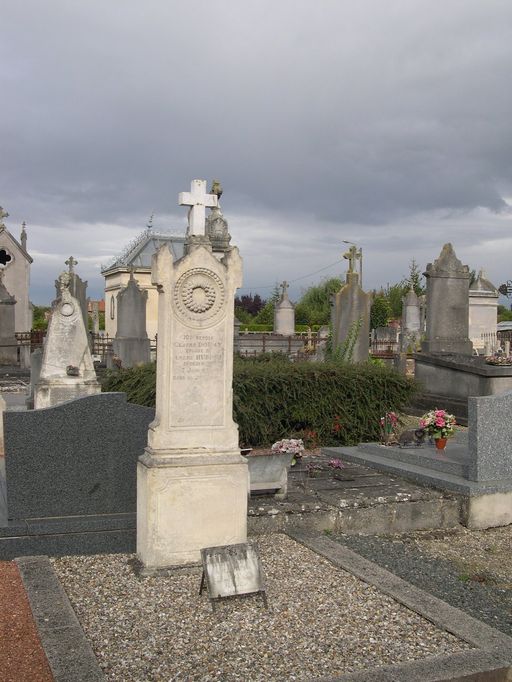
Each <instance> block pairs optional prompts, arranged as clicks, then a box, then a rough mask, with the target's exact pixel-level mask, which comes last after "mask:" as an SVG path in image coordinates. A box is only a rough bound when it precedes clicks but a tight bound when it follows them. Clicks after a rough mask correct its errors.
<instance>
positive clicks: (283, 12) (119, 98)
mask: <svg viewBox="0 0 512 682" xmlns="http://www.w3.org/2000/svg"><path fill="white" fill-rule="evenodd" d="M1 14H2V17H1V19H2V40H1V41H0V87H1V91H2V114H1V119H0V156H1V159H0V203H1V204H2V205H5V206H6V207H7V208H8V209H9V211H10V212H11V215H12V216H13V219H14V220H16V221H18V222H19V221H21V220H22V219H26V220H27V221H28V222H29V223H34V224H38V225H44V226H47V227H60V228H63V227H66V228H67V229H68V230H75V231H77V232H79V231H80V229H81V228H80V224H82V223H87V224H89V225H91V224H92V225H93V224H94V223H101V224H108V223H111V224H112V223H113V224H118V225H123V224H124V225H127V226H128V227H131V228H133V229H135V227H136V226H137V225H138V226H140V227H143V225H144V222H145V220H146V219H147V217H148V215H149V214H150V213H151V212H152V211H153V210H154V211H156V213H157V214H160V215H162V214H174V215H176V216H178V215H181V214H180V210H181V209H178V208H177V206H176V202H177V192H178V191H181V190H186V189H187V188H188V184H189V182H190V180H191V179H192V178H194V177H204V178H209V179H211V178H213V177H219V178H220V179H221V180H222V182H223V185H224V187H225V197H224V200H225V202H226V205H229V207H230V210H231V211H232V212H233V214H235V213H236V214H237V215H240V216H242V215H245V216H248V217H249V218H251V217H252V218H253V219H254V220H256V218H259V217H262V216H263V217H264V216H267V217H268V219H269V220H270V219H272V220H274V221H275V224H276V227H277V226H278V223H279V224H281V225H282V229H283V231H284V232H283V233H284V234H285V235H286V234H291V235H293V236H294V238H295V237H296V236H297V234H299V233H302V234H303V235H305V236H306V237H307V235H308V234H310V233H311V232H314V234H315V236H316V237H317V238H323V237H325V236H329V234H330V233H331V232H332V230H333V229H334V228H333V225H336V224H337V225H338V226H339V225H345V227H342V231H343V233H345V230H346V229H348V228H350V229H353V228H352V226H354V225H357V226H359V227H358V228H357V235H356V238H357V239H359V238H360V237H361V235H363V236H364V235H365V234H366V235H371V234H372V229H371V226H372V225H373V226H379V225H384V224H392V225H393V227H392V228H391V231H392V233H393V230H394V231H395V232H396V234H397V236H398V238H400V236H402V237H404V238H405V237H406V234H407V224H409V225H411V226H414V224H415V221H416V218H415V216H417V215H419V214H425V213H428V212H432V211H433V212H436V211H437V212H439V211H444V212H445V213H444V214H443V215H444V216H446V215H447V213H446V212H449V211H455V212H456V213H457V212H471V211H473V210H474V209H476V208H477V207H484V208H486V209H487V210H489V211H490V212H496V213H502V212H506V211H507V210H508V205H507V203H506V200H507V197H510V196H512V187H511V186H512V135H511V127H512V126H511V120H512V119H511V110H512V89H511V88H510V75H509V72H510V64H511V63H512V6H511V5H510V2H509V1H508V0H486V1H485V2H482V1H481V0H446V1H445V2H443V3H437V2H432V1H431V0H428V1H427V0H390V1H389V2H386V3H383V2H381V1H380V0H363V1H361V0H359V1H358V2H357V3H356V2H347V1H343V0H318V2H315V3H311V2H305V1H302V0H293V1H292V0H272V1H270V0H242V1H241V2H233V0H217V1H216V2H215V3H211V2H206V0H205V1H203V2H194V3H190V2H184V1H183V2H181V1H174V2H167V1H164V0H160V1H157V0H149V1H146V2H144V3H141V2H135V0H109V1H108V2H104V1H102V2H99V0H89V1H88V2H87V3H85V2H80V1H79V0H60V1H56V0H45V1H44V2H41V1H40V0H24V1H23V2H21V3H11V2H3V3H2V12H1ZM271 217H272V218H271ZM280 217H281V218H280ZM408 219H410V221H409V223H407V221H408ZM182 223H183V220H179V221H178V223H177V224H178V225H180V226H181V225H182ZM286 225H289V226H290V227H289V230H290V232H287V231H286V230H287V229H288V228H286ZM292 225H293V226H292ZM365 231H366V232H365ZM439 232H441V233H442V232H443V230H439ZM458 234H460V238H461V239H462V240H466V242H467V243H469V239H470V236H469V235H468V236H465V233H464V230H463V229H462V227H461V228H460V229H459V232H458ZM408 238H409V239H410V236H409V237H408ZM421 239H422V236H421V235H417V236H416V238H415V239H414V240H413V241H414V242H415V246H416V247H418V245H419V244H421ZM98 241H101V240H98ZM292 243H293V242H292ZM38 246H39V247H41V245H38ZM120 246H122V245H120ZM40 250H41V248H40ZM89 253H90V255H91V256H92V251H90V252H89Z"/></svg>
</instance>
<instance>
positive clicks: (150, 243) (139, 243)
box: [101, 227, 185, 274]
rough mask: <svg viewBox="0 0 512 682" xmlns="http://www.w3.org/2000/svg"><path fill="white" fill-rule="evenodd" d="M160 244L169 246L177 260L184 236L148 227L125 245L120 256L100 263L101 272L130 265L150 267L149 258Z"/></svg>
mask: <svg viewBox="0 0 512 682" xmlns="http://www.w3.org/2000/svg"><path fill="white" fill-rule="evenodd" d="M162 244H167V245H168V246H169V249H170V250H171V253H172V255H173V256H174V258H175V259H176V260H177V259H178V258H181V257H182V256H183V253H184V245H185V236H178V235H174V234H171V233H170V232H161V231H157V230H154V229H153V228H152V227H148V228H147V229H145V230H144V232H142V233H141V234H140V235H139V236H138V237H136V238H135V239H133V240H132V241H131V242H130V243H129V244H128V245H127V246H126V248H125V249H124V250H123V252H122V253H121V255H120V256H116V257H115V258H114V259H113V260H112V261H111V262H110V263H109V264H108V265H102V267H101V272H102V274H104V273H105V272H108V271H109V270H114V269H115V268H127V267H130V266H131V265H133V266H134V267H136V268H150V267H151V258H152V256H153V254H154V253H156V252H157V251H158V249H159V248H160V247H161V246H162Z"/></svg>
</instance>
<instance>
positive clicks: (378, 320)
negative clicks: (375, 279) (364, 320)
mask: <svg viewBox="0 0 512 682" xmlns="http://www.w3.org/2000/svg"><path fill="white" fill-rule="evenodd" d="M392 314H393V311H392V308H391V304H390V302H389V299H388V298H387V297H386V296H385V295H384V294H383V293H380V294H377V295H376V296H374V298H373V303H372V307H371V310H370V327H371V329H376V328H377V327H386V326H387V324H388V323H389V320H390V318H391V316H392Z"/></svg>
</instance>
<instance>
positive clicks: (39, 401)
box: [34, 380, 101, 410]
mask: <svg viewBox="0 0 512 682" xmlns="http://www.w3.org/2000/svg"><path fill="white" fill-rule="evenodd" d="M98 393H101V385H100V384H99V383H98V382H97V381H96V380H94V381H90V382H86V383H77V382H71V381H65V380H63V381H62V383H60V382H53V381H52V382H51V383H39V384H37V385H36V387H35V391H34V409H36V410H40V409H41V408H43V407H54V406H55V405H60V404H61V403H65V402H68V401H69V400H76V399H77V398H85V397H86V396H88V395H97V394H98Z"/></svg>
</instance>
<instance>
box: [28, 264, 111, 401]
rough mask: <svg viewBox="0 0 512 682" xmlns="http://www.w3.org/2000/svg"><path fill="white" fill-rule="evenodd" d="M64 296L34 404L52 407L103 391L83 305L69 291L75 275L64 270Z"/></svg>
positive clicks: (50, 327) (46, 349)
mask: <svg viewBox="0 0 512 682" xmlns="http://www.w3.org/2000/svg"><path fill="white" fill-rule="evenodd" d="M59 281H60V283H61V294H60V297H59V298H58V299H57V300H56V301H54V303H53V306H52V316H51V318H50V323H49V325H48V333H47V335H46V342H45V345H44V350H43V361H42V366H41V373H40V375H39V381H38V382H37V384H36V386H35V392H34V407H35V408H36V409H39V408H42V407H51V406H52V405H58V404H59V403H62V402H64V401H66V400H73V399H74V398H79V397H81V396H84V395H92V394H94V393H99V392H100V391H101V386H100V384H99V383H98V381H97V379H96V372H95V370H94V365H93V362H92V356H91V351H90V348H89V340H88V338H87V332H86V331H85V325H84V321H83V316H82V310H81V308H80V304H79V302H78V300H77V299H76V298H74V297H73V296H72V295H71V293H70V290H69V287H70V283H71V274H70V273H69V272H63V273H62V274H61V276H60V278H59Z"/></svg>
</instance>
